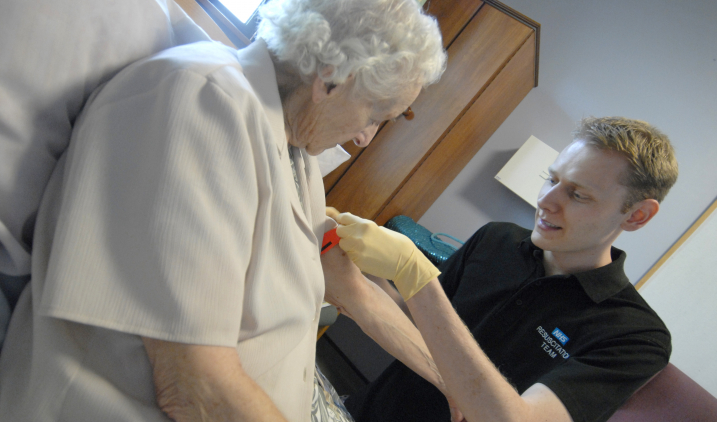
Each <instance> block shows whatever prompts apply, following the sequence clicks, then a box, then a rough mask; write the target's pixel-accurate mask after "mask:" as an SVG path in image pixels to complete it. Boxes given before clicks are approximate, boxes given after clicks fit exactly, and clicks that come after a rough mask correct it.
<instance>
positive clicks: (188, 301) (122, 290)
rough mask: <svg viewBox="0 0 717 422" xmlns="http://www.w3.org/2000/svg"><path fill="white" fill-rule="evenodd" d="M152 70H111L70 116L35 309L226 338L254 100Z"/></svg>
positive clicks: (195, 78) (253, 158) (239, 288)
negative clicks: (73, 124)
mask: <svg viewBox="0 0 717 422" xmlns="http://www.w3.org/2000/svg"><path fill="white" fill-rule="evenodd" d="M159 70H161V69H159ZM157 71H158V69H156V68H149V69H143V68H142V67H139V68H137V69H134V70H133V71H132V72H124V73H121V74H120V76H118V77H117V78H116V80H112V81H111V82H110V83H109V84H108V85H107V86H106V87H105V88H104V89H103V90H102V91H101V92H100V93H99V94H98V95H97V96H96V98H94V100H93V102H92V103H91V105H89V109H87V110H86V112H85V115H84V116H82V118H81V121H80V122H78V125H77V129H76V130H75V133H74V134H73V140H72V141H71V145H70V149H69V150H68V154H69V155H68V162H67V167H66V169H65V174H64V181H63V185H64V187H63V192H62V208H61V211H60V215H59V217H58V222H57V227H56V233H55V236H54V240H53V245H52V252H51V256H50V262H49V264H48V273H47V277H46V280H45V288H44V291H43V294H42V301H41V312H42V313H44V314H45V315H48V316H52V317H57V318H63V319H67V320H71V321H76V322H80V323H85V324H90V325H96V326H101V327H105V328H110V329H114V330H119V331H123V332H128V333H132V334H138V335H143V336H148V337H153V338H159V339H163V340H168V341H177V342H185V343H194V344H211V345H225V346H234V345H236V343H237V340H238V336H239V332H240V324H241V316H242V307H243V304H242V301H243V294H244V285H245V282H246V280H245V277H246V274H247V269H248V266H249V265H250V261H251V255H252V243H253V232H254V230H253V228H254V226H255V219H256V216H257V207H258V203H259V200H260V199H259V185H260V184H262V183H263V182H262V180H264V181H265V176H263V172H265V171H266V169H262V168H261V167H260V166H257V164H256V163H257V162H261V161H262V160H265V155H266V150H265V149H262V148H264V146H263V144H262V143H259V142H257V139H261V138H262V136H263V135H264V133H263V131H265V130H266V126H265V125H264V122H263V121H262V119H261V115H260V113H257V112H256V109H257V106H256V102H255V99H254V97H251V96H250V95H247V99H246V101H244V102H242V101H241V98H240V97H241V96H239V98H240V99H237V95H232V96H231V97H230V96H229V95H227V94H226V92H225V91H223V89H222V88H221V87H219V86H217V85H216V83H214V82H212V81H210V80H208V79H207V78H206V77H204V76H202V75H200V74H197V73H193V72H191V71H187V70H175V71H172V72H167V73H166V74H164V75H163V76H161V77H158V76H156V73H157ZM234 74H237V73H236V72H235V73H234ZM239 75H240V74H239ZM117 79H118V80H117ZM252 99H254V101H252Z"/></svg>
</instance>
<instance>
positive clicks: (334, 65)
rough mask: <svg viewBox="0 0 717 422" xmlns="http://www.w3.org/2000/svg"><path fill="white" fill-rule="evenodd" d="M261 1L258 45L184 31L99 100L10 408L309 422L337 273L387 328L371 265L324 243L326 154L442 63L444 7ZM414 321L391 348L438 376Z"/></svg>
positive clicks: (62, 203)
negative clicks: (436, 16)
mask: <svg viewBox="0 0 717 422" xmlns="http://www.w3.org/2000/svg"><path fill="white" fill-rule="evenodd" d="M261 13H262V17H263V20H262V22H261V24H260V27H259V32H258V39H257V40H256V41H255V42H254V43H253V44H252V45H250V46H248V47H247V48H245V49H243V50H240V51H238V52H237V51H236V50H232V49H229V48H227V47H225V46H223V45H220V44H218V43H198V44H192V45H187V46H180V47H176V48H173V49H170V50H166V51H164V52H162V53H160V54H158V55H156V56H153V57H150V58H147V59H144V60H141V61H139V62H136V63H134V64H132V65H130V66H129V67H127V68H126V69H124V70H123V71H122V72H121V73H120V74H118V75H117V76H116V77H115V78H113V79H112V80H111V81H109V82H108V83H107V84H106V85H104V86H103V87H102V88H100V89H99V90H98V91H97V92H95V94H94V95H93V97H92V98H91V99H90V100H89V101H88V103H87V105H86V107H85V110H84V112H83V114H82V116H81V117H80V119H78V121H77V122H76V124H75V129H74V132H73V137H72V141H71V142H70V147H69V149H68V151H67V152H66V153H65V154H64V156H63V157H62V158H61V159H60V161H59V163H58V166H57V168H56V170H55V172H54V174H53V176H52V178H51V180H50V182H49V184H48V187H47V190H46V193H45V196H44V199H43V203H42V206H41V208H40V211H39V213H38V217H37V226H36V236H35V245H34V256H33V268H32V282H31V288H28V289H26V291H25V292H24V294H23V296H22V298H21V299H20V303H19V304H18V306H17V308H16V311H15V314H14V315H13V320H12V322H11V326H10V329H9V332H8V338H7V343H6V346H5V349H4V350H3V354H2V359H1V361H0V388H1V393H0V420H4V421H5V420H7V421H24V420H27V421H66V420H67V421H70V420H71V421H164V420H167V417H168V416H169V417H170V418H172V419H175V420H179V421H182V420H200V419H201V420H206V419H208V420H242V421H243V420H252V421H253V420H269V421H281V420H285V419H284V418H286V420H291V421H306V420H308V419H309V415H310V402H311V394H312V388H313V373H314V372H313V368H314V359H315V356H314V354H315V336H316V329H317V323H318V315H319V311H320V305H321V303H322V300H323V299H324V297H325V284H324V283H325V282H324V280H325V278H326V283H327V284H326V286H327V288H326V297H327V298H329V299H331V300H332V301H333V302H335V303H337V304H339V305H340V306H343V307H344V308H346V310H347V313H349V314H351V315H352V316H354V317H355V318H357V319H358V320H360V321H364V322H363V323H362V324H363V326H364V327H366V329H367V330H369V331H371V330H372V329H373V328H372V327H375V325H372V324H373V322H372V321H371V317H370V316H363V314H362V313H361V312H362V311H361V310H360V309H357V310H353V311H352V310H351V309H349V308H350V305H349V304H348V302H347V301H346V300H345V297H342V295H343V293H342V292H341V290H340V289H333V288H332V286H333V285H334V284H332V283H331V281H332V280H333V279H334V278H335V276H336V274H340V273H342V272H352V271H353V272H355V271H358V270H357V269H356V267H352V265H353V264H351V263H350V261H348V259H346V258H345V257H342V256H341V254H340V253H339V252H338V248H336V249H335V250H334V251H332V253H331V254H327V255H328V256H329V257H326V258H320V241H321V239H322V237H323V234H324V232H325V231H326V230H327V229H328V228H329V227H330V225H329V224H328V223H327V222H331V220H329V219H327V218H326V216H325V202H324V194H323V186H322V183H321V177H320V174H319V169H318V168H317V162H316V158H315V157H314V156H315V155H317V154H320V153H321V152H322V151H324V150H326V149H328V148H332V147H335V146H336V145H337V144H341V143H344V142H347V141H353V142H355V143H356V144H357V145H359V146H362V147H364V146H366V145H368V144H369V142H370V141H371V139H372V137H373V136H374V134H375V132H376V130H377V127H378V124H379V122H381V121H383V120H386V119H390V118H394V117H396V116H398V115H399V114H400V113H401V112H402V111H404V110H405V109H406V108H407V107H408V106H409V105H410V104H411V102H413V100H414V99H415V98H416V96H417V95H418V93H419V90H420V89H421V87H423V86H426V85H428V84H430V83H432V82H434V81H435V80H437V78H438V77H439V76H440V75H441V73H442V71H443V68H444V66H445V53H444V52H443V50H442V46H441V39H440V34H439V31H438V28H437V25H436V23H435V21H434V20H433V19H431V18H429V17H427V16H425V15H424V14H422V12H421V10H420V9H419V7H418V6H417V4H416V2H415V1H414V0H341V1H340V0H286V1H282V0H274V1H272V2H270V3H269V5H268V6H265V7H264V8H263V9H262V11H261ZM342 258H343V261H342ZM346 261H348V264H347V262H346ZM322 263H323V265H324V267H325V268H326V271H327V272H326V274H327V276H326V277H325V276H324V269H323V268H322ZM389 312H391V311H389ZM404 322H405V321H403V322H401V321H399V322H398V323H397V324H404ZM409 325H410V324H409ZM404 328H405V327H404ZM404 328H401V330H404V331H406V330H408V331H410V329H411V328H412V326H411V327H408V328H405V329H404ZM388 331H390V330H388ZM386 333H387V331H384V332H378V333H376V334H375V336H376V337H377V338H379V339H381V338H384V337H390V336H389V335H387V334H386ZM415 335H416V333H413V334H410V333H409V335H408V337H405V338H412V340H410V341H408V342H407V343H405V344H396V343H394V344H391V343H390V342H391V340H389V344H388V348H389V350H391V349H392V348H393V350H394V351H395V352H397V354H399V355H403V356H404V358H405V359H406V360H407V361H408V362H409V364H411V363H415V366H414V367H416V368H417V370H418V371H419V372H420V371H424V373H426V374H427V378H431V377H433V381H434V382H435V383H439V381H436V377H437V375H436V374H435V370H434V369H431V368H430V358H429V356H430V355H428V353H427V350H426V349H425V345H422V343H421V341H420V336H419V337H418V338H416V337H415ZM411 336H413V337H411ZM402 338H403V337H402ZM416 362H417V363H416Z"/></svg>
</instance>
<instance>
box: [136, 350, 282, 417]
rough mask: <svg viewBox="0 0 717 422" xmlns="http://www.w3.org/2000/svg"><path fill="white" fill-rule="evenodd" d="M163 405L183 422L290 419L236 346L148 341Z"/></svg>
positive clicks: (155, 379)
mask: <svg viewBox="0 0 717 422" xmlns="http://www.w3.org/2000/svg"><path fill="white" fill-rule="evenodd" d="M142 341H143V342H144V347H145V349H146V350H147V355H148V356H149V360H150V362H151V364H152V369H153V372H154V373H153V375H154V386H155V392H156V395H157V403H158V404H159V406H160V408H161V409H162V411H163V412H164V413H166V414H167V416H169V417H170V418H171V419H172V420H175V421H177V422H184V421H202V420H211V421H246V422H259V421H272V422H273V421H286V419H285V418H284V417H283V416H282V415H281V413H280V412H279V410H278V409H277V408H276V406H275V405H274V403H273V402H272V401H271V399H270V398H269V396H268V395H267V394H266V393H265V392H264V391H263V390H262V389H261V387H259V386H258V385H257V384H256V383H255V382H254V380H253V379H251V378H250V377H249V376H248V375H247V374H246V372H244V369H243V368H242V366H241V362H240V360H239V355H238V354H237V352H236V350H235V349H234V348H233V347H221V346H199V345H191V344H182V343H174V342H168V341H162V340H156V339H151V338H147V337H143V338H142Z"/></svg>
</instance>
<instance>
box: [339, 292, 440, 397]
mask: <svg viewBox="0 0 717 422" xmlns="http://www.w3.org/2000/svg"><path fill="white" fill-rule="evenodd" d="M367 285H368V286H369V288H370V292H371V293H370V296H369V297H367V298H365V299H364V300H363V301H361V302H356V303H354V304H353V306H351V307H350V309H347V313H349V314H350V317H351V318H352V319H353V320H354V321H355V322H356V323H357V324H358V325H359V327H361V329H362V330H363V332H365V333H366V334H367V335H368V336H369V337H371V338H372V339H373V340H374V341H376V343H378V344H379V345H380V346H381V347H382V348H383V349H384V350H386V351H387V352H388V353H390V354H391V355H392V356H394V357H395V358H396V359H398V360H400V361H401V362H403V364H405V365H406V366H408V367H409V368H411V370H413V371H414V372H416V373H417V374H418V375H420V376H421V377H423V378H424V379H426V380H427V381H428V382H430V383H431V384H433V385H435V386H436V387H437V388H438V389H439V390H441V391H442V392H444V393H445V392H446V390H445V386H444V383H443V379H442V378H441V375H440V373H439V372H438V368H437V367H436V364H435V362H434V361H433V357H432V356H431V353H430V352H429V350H428V346H426V343H425V341H424V340H423V337H421V333H420V332H419V331H418V329H417V328H416V326H415V325H413V322H412V321H411V320H409V319H408V317H407V316H406V314H404V313H403V311H402V310H401V309H400V308H399V307H398V306H397V304H396V303H395V302H394V300H393V299H392V298H391V297H389V295H388V294H387V293H386V292H385V291H383V290H382V289H381V288H380V287H379V286H377V285H376V284H374V283H371V282H369V283H367Z"/></svg>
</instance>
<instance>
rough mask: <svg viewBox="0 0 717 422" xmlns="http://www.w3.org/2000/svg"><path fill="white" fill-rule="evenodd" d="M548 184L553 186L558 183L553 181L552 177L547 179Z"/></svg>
mask: <svg viewBox="0 0 717 422" xmlns="http://www.w3.org/2000/svg"><path fill="white" fill-rule="evenodd" d="M548 183H550V184H551V185H555V184H556V183H558V181H557V180H555V179H554V178H552V177H549V178H548Z"/></svg>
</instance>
